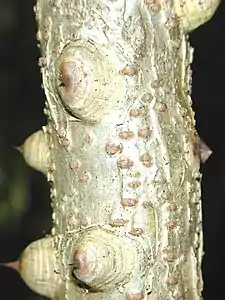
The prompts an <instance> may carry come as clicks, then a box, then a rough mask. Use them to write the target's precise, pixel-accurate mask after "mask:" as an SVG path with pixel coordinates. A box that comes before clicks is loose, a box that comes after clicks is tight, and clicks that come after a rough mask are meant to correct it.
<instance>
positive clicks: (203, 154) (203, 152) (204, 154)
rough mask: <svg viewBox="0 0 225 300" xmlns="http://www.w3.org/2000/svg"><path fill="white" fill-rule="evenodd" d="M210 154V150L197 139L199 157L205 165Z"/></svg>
mask: <svg viewBox="0 0 225 300" xmlns="http://www.w3.org/2000/svg"><path fill="white" fill-rule="evenodd" d="M211 154H212V150H211V149H210V148H209V147H208V146H207V145H206V144H205V142H204V141H203V140H202V139H201V138H199V156H200V160H201V162H202V163H205V162H206V161H207V160H208V159H209V157H210V156H211Z"/></svg>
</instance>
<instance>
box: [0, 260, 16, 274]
mask: <svg viewBox="0 0 225 300" xmlns="http://www.w3.org/2000/svg"><path fill="white" fill-rule="evenodd" d="M0 265H1V266H3V267H6V268H10V269H13V270H15V271H17V272H19V271H20V262H19V260H16V261H12V262H8V263H1V264H0Z"/></svg>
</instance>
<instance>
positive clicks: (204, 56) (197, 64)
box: [0, 0, 225, 300]
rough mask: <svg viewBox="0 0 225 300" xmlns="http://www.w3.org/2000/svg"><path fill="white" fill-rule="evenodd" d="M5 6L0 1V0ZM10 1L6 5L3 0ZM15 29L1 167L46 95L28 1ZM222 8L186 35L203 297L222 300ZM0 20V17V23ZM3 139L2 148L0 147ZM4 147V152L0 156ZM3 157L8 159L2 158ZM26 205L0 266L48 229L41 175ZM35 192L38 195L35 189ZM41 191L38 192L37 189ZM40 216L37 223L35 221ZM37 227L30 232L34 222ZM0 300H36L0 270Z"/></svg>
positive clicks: (2, 72)
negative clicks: (199, 153) (197, 141)
mask: <svg viewBox="0 0 225 300" xmlns="http://www.w3.org/2000/svg"><path fill="white" fill-rule="evenodd" d="M1 1H3V0H1ZM9 1H10V0H9ZM10 3H11V4H10V5H12V7H13V10H14V21H13V26H11V28H10V29H9V30H8V31H6V32H4V33H0V62H1V65H0V104H1V108H0V136H1V145H0V155H1V157H0V163H1V164H3V163H5V162H4V161H3V160H5V159H6V158H5V157H6V156H5V155H4V152H5V151H6V152H8V153H11V155H18V154H17V153H16V152H15V153H14V150H13V149H12V145H18V144H21V142H22V141H23V140H24V138H25V137H27V136H28V135H30V134H31V133H33V132H34V131H36V130H38V129H39V128H40V127H41V126H42V125H43V124H45V122H46V120H45V117H44V115H43V108H44V93H43V91H42V89H41V88H40V85H41V78H40V72H39V69H38V66H37V61H38V57H39V50H38V48H37V46H36V24H35V19H34V13H33V6H34V4H35V1H34V0H32V1H31V0H23V1H19V0H11V1H10ZM224 18H225V3H224V2H223V3H222V4H221V6H220V8H219V9H218V11H217V13H216V15H215V16H214V18H213V19H212V20H211V21H210V22H209V23H207V24H205V25H204V26H201V27H200V28H198V29H197V30H195V31H194V32H193V33H192V34H191V35H190V41H191V45H192V46H193V47H194V49H195V51H194V61H193V64H192V70H193V81H192V84H193V89H192V99H193V108H194V110H195V112H196V120H197V129H198V132H199V134H200V136H201V137H202V139H203V140H204V141H205V142H206V143H207V144H208V146H209V147H210V148H211V149H212V150H213V154H212V156H211V157H210V159H209V160H208V161H207V163H206V164H205V165H204V166H203V167H202V172H203V181H202V194H203V197H202V199H203V218H204V251H205V255H204V260H203V275H204V294H203V296H204V299H205V300H219V299H220V300H223V299H224V300H225V288H224V287H225V275H224V271H225V259H224V258H225V247H224V239H225V134H224V130H225V43H224V42H225V19H224ZM0 22H1V19H0ZM2 136H4V145H3V144H2ZM3 149H4V151H3ZM6 160H7V159H6ZM30 176H31V180H30V187H29V188H30V194H31V198H32V205H31V207H30V209H29V211H28V212H27V214H26V215H25V216H24V218H23V221H22V223H21V226H20V227H19V228H15V230H13V231H12V230H10V231H8V232H7V230H6V231H5V232H4V234H2V235H1V236H0V261H10V260H15V259H16V258H17V257H18V255H19V253H20V252H21V251H22V250H23V249H24V247H25V246H26V245H27V244H29V243H30V242H31V241H33V240H36V239H37V238H40V237H42V236H43V234H44V233H45V232H49V231H50V228H51V220H50V219H51V208H50V203H49V201H48V193H49V192H48V185H47V183H46V180H45V178H44V177H43V176H42V175H41V174H39V173H37V172H35V171H32V170H31V171H30ZM40 187H41V189H42V191H40ZM43 190H44V192H43ZM43 218H46V219H47V221H46V222H45V224H44V225H43V224H42V223H41V222H40V223H38V221H39V220H41V219H43ZM34 221H35V222H36V223H35V224H38V225H36V226H34V227H31V226H30V224H32V222H34ZM0 299H1V300H18V299H22V300H40V299H44V298H42V297H39V296H37V295H35V294H33V293H32V292H31V291H30V290H29V289H28V288H27V287H26V286H25V285H24V284H23V282H22V281H21V279H20V278H19V276H18V275H17V273H16V272H14V271H13V270H10V269H7V268H4V267H1V268H0Z"/></svg>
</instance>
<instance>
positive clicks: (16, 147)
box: [12, 145, 23, 154]
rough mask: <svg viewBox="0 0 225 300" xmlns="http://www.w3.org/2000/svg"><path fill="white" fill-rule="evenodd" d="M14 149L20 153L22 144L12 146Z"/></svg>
mask: <svg viewBox="0 0 225 300" xmlns="http://www.w3.org/2000/svg"><path fill="white" fill-rule="evenodd" d="M12 147H13V148H14V149H15V150H17V151H19V152H20V153H22V154H23V145H21V146H14V145H13V146H12Z"/></svg>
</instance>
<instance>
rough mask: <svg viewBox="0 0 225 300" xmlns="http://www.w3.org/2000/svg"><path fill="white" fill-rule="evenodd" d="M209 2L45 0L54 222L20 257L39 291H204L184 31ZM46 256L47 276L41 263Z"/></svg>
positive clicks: (41, 20)
mask: <svg viewBox="0 0 225 300" xmlns="http://www.w3.org/2000/svg"><path fill="white" fill-rule="evenodd" d="M150 2H151V4H150ZM202 2H203V3H197V1H190V0H189V1H186V2H184V3H183V6H182V7H181V6H180V4H179V3H180V2H179V1H178V0H176V1H174V3H173V2H172V1H171V0H168V1H162V2H160V3H159V2H154V1H141V0H140V1H138V0H130V1H124V0H123V1H121V0H118V1H110V0H104V1H97V0H96V1H91V0H87V1H76V0H55V1H51V0H49V1H47V0H39V1H38V3H37V7H36V16H37V21H38V26H39V30H38V39H39V41H40V48H41V53H42V58H41V60H40V64H41V70H42V74H43V83H44V89H45V93H46V98H47V101H46V109H45V113H46V115H47V116H48V124H47V126H46V127H45V128H44V131H43V134H44V135H45V137H46V138H47V141H48V145H49V151H50V152H49V153H50V162H49V161H48V165H47V169H48V171H47V174H46V175H47V178H48V180H49V181H50V182H51V184H52V188H51V200H52V207H53V211H54V212H53V220H54V228H53V229H52V237H50V240H53V243H52V245H49V238H46V239H43V240H42V241H41V243H39V242H38V244H37V243H34V245H33V247H34V249H35V247H36V248H37V249H39V250H38V253H39V254H38V255H36V254H35V255H36V257H38V259H39V260H38V259H37V258H36V259H35V263H34V264H29V259H31V258H28V256H26V255H25V254H24V256H23V259H22V260H23V262H24V264H23V267H22V268H21V270H26V272H28V273H29V272H30V273H32V274H33V277H32V278H35V274H36V277H38V278H39V279H42V283H40V284H39V285H38V284H37V282H33V281H32V282H30V286H31V287H32V288H33V289H34V290H36V291H37V292H39V293H42V294H44V295H46V296H48V297H51V298H53V299H60V300H62V299H68V300H73V299H74V300H75V299H90V300H95V299H96V300H97V299H98V300H99V299H104V300H106V299H107V300H111V299H118V300H120V299H124V298H125V297H126V298H127V299H131V300H135V299H137V300H139V299H143V298H144V297H145V299H149V300H150V299H151V300H152V299H153V300H170V299H188V300H198V299H200V298H201V291H202V278H201V259H202V247H203V246H202V212H201V201H200V178H201V175H200V173H199V163H200V161H199V149H198V137H197V134H196V131H195V128H194V126H195V121H194V115H193V112H192V109H191V98H190V89H191V88H190V80H191V73H190V66H189V65H190V63H191V60H192V49H191V48H190V45H189V43H188V38H187V35H186V33H187V31H188V30H192V29H194V28H195V27H197V26H199V25H201V23H203V22H204V21H206V20H208V19H209V18H210V17H211V16H212V15H213V13H214V12H215V9H216V7H217V6H218V1H216V0H215V1H202ZM176 14H177V15H178V17H177V16H176ZM193 14H194V15H193ZM36 149H37V151H41V147H40V149H39V148H38V147H37V148H36ZM44 149H45V148H44ZM38 157H39V159H40V161H41V163H45V162H46V161H45V160H43V159H41V158H40V156H38ZM39 169H41V170H45V168H42V167H39ZM42 243H43V247H42ZM46 245H48V246H46ZM29 249H30V248H28V249H27V251H28V250H29ZM42 249H45V250H43V251H42ZM46 249H47V250H46ZM32 251H33V250H32ZM26 253H29V251H28V252H26ZM34 253H36V252H35V251H34ZM35 255H34V257H35ZM42 256H43V257H44V258H42ZM31 257H32V255H31ZM53 257H54V259H53ZM25 258H26V259H25ZM43 261H44V265H45V268H46V269H47V270H50V271H49V274H50V275H51V274H53V275H54V272H52V271H53V270H55V275H54V276H53V275H52V279H51V276H50V275H49V274H48V275H47V273H48V271H46V270H45V272H44V271H43V270H42V269H41V271H40V264H41V263H43ZM74 268H75V269H74ZM35 272H36V273H35ZM28 273H26V274H28ZM72 273H74V275H75V276H76V277H77V279H78V281H76V280H75V279H74V278H73V277H72ZM21 274H22V277H23V278H24V279H25V281H26V282H27V283H28V285H29V282H28V280H27V277H28V275H23V274H25V272H24V273H23V272H22V271H21ZM45 281H46V282H49V285H48V287H47V288H46V286H47V285H46V284H43V283H44V282H45ZM80 282H82V283H83V284H85V286H83V287H84V289H81V288H80V287H78V286H79V285H80ZM49 286H50V287H51V288H50V289H51V292H50V291H49Z"/></svg>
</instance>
